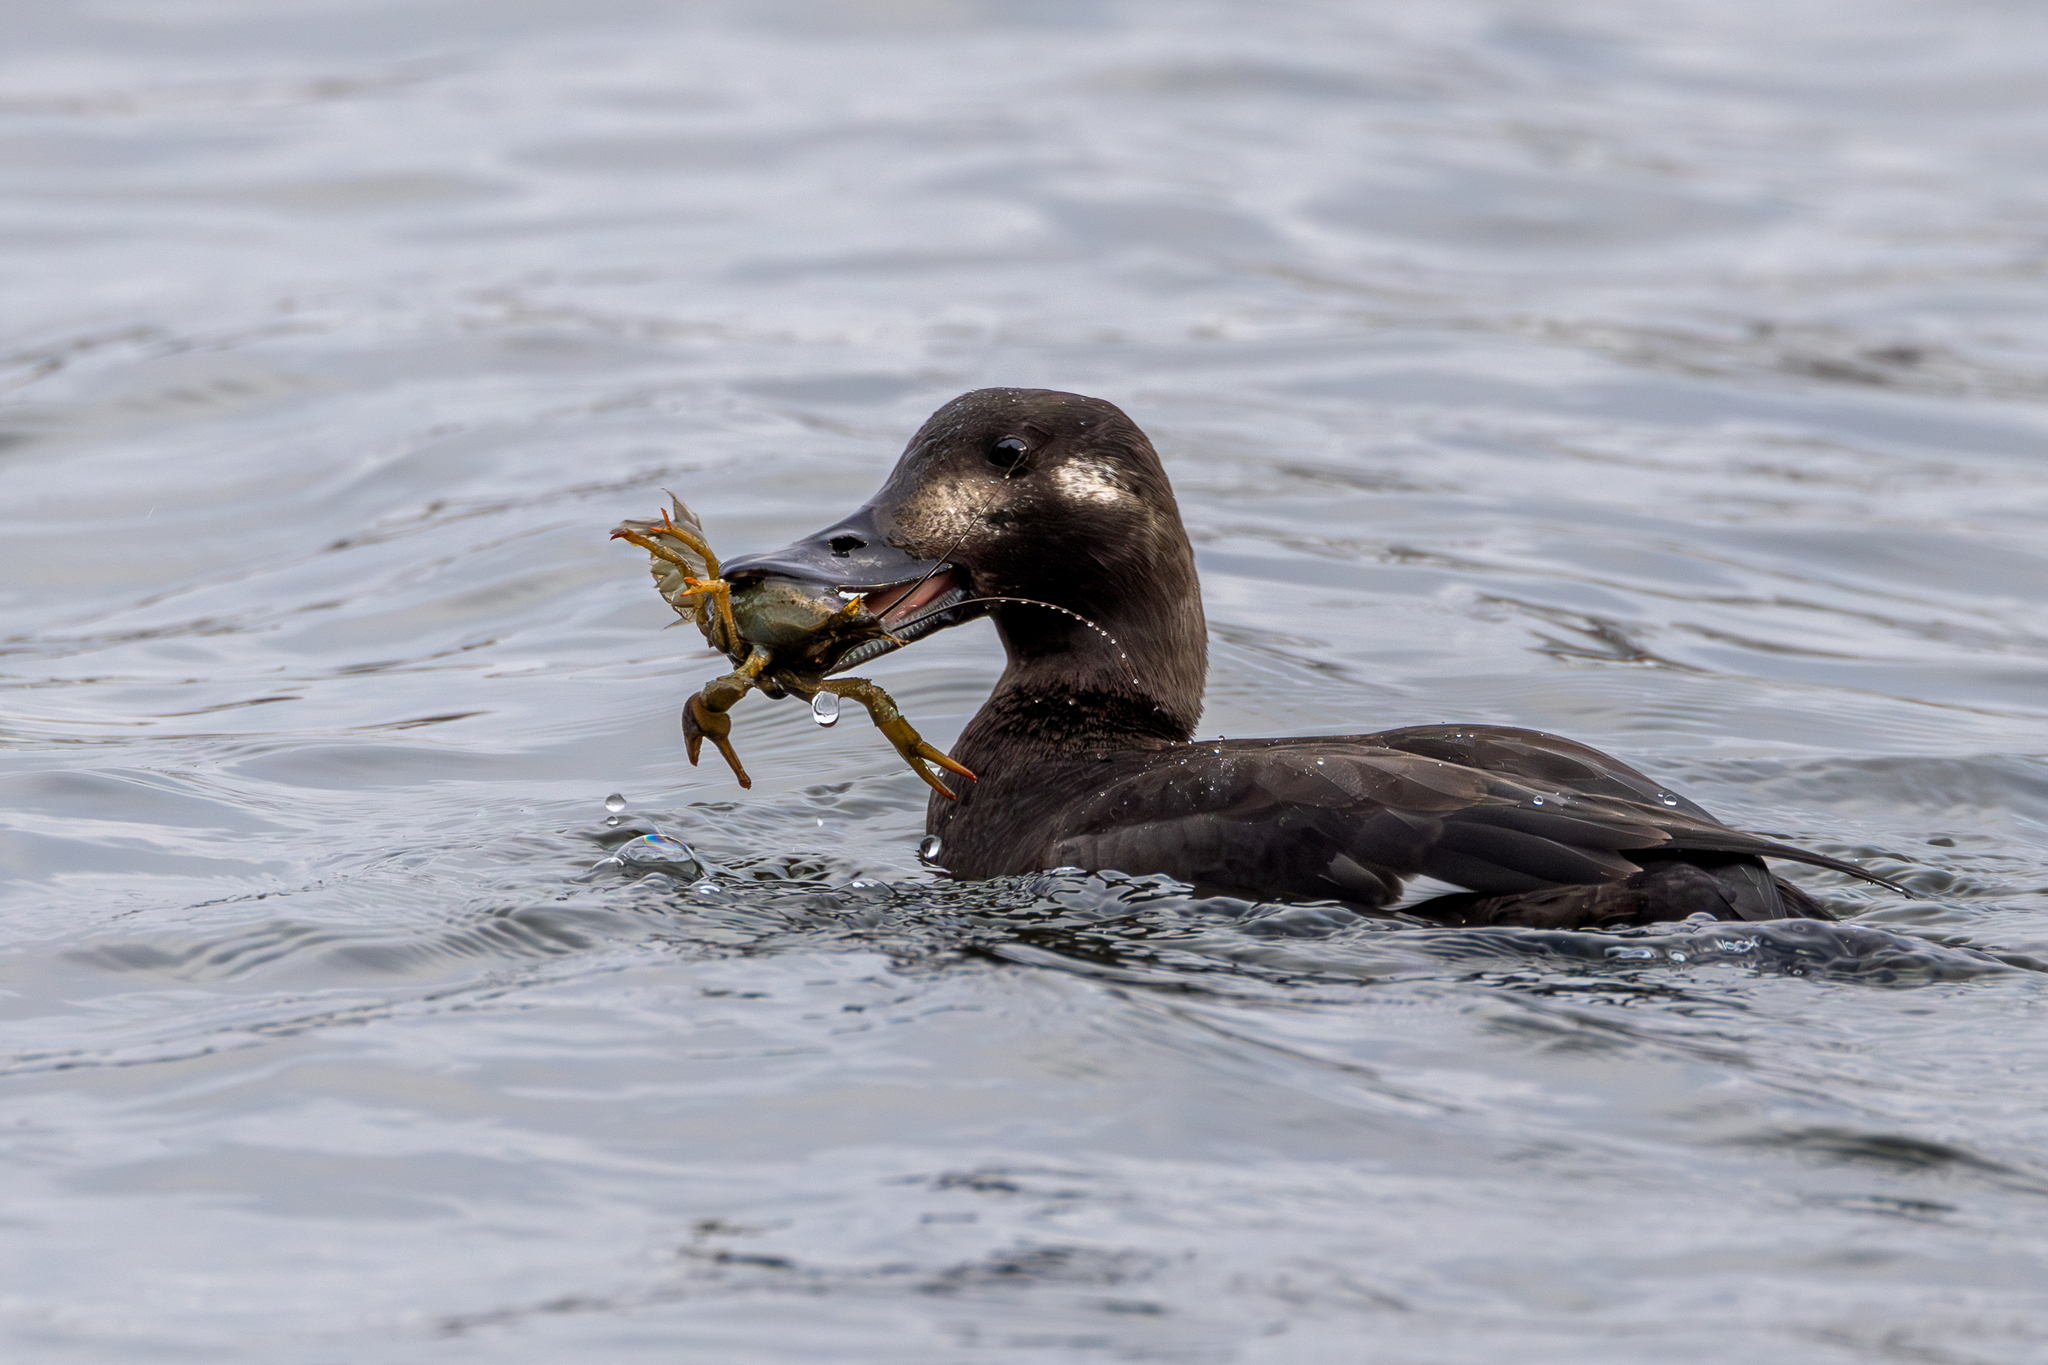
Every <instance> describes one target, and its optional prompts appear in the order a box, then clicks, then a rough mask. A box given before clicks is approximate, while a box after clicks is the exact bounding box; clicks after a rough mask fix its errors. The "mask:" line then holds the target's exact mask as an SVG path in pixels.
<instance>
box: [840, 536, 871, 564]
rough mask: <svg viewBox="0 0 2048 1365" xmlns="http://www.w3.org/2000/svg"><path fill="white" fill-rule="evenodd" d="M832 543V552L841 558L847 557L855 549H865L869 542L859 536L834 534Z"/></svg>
mask: <svg viewBox="0 0 2048 1365" xmlns="http://www.w3.org/2000/svg"><path fill="white" fill-rule="evenodd" d="M831 544H832V553H833V554H835V555H838V556H839V557H840V558H841V559H844V558H846V557H847V556H848V555H850V554H852V553H853V552H854V551H855V550H865V549H866V548H867V547H868V543H867V542H866V541H865V540H862V539H861V538H860V537H859V536H834V537H832V541H831Z"/></svg>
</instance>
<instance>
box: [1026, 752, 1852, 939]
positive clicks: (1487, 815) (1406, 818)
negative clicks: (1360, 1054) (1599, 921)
mask: <svg viewBox="0 0 2048 1365" xmlns="http://www.w3.org/2000/svg"><path fill="white" fill-rule="evenodd" d="M1178 760H1179V761H1177V762H1174V763H1172V764H1161V763H1160V761H1159V756H1158V755H1157V754H1156V753H1154V754H1151V755H1147V756H1142V757H1137V756H1134V758H1133V761H1132V763H1131V765H1130V767H1129V769H1128V770H1126V771H1124V772H1121V773H1113V775H1112V780H1111V781H1109V782H1108V783H1107V784H1105V785H1104V786H1103V787H1102V788H1100V789H1099V793H1098V795H1097V796H1096V797H1095V798H1094V799H1092V800H1090V801H1088V802H1086V803H1084V804H1082V805H1081V806H1079V807H1077V808H1076V809H1074V810H1072V811H1070V812H1069V813H1068V815H1067V817H1066V818H1065V819H1064V820H1063V821H1062V822H1061V828H1060V831H1059V832H1058V834H1056V836H1055V838H1054V840H1053V845H1052V852H1053V856H1054V858H1055V860H1056V861H1058V862H1060V863H1063V864H1070V865H1076V866H1082V867H1116V868H1121V869H1122V870H1124V871H1127V872H1164V873H1168V874H1170V875H1173V876H1177V877H1181V878H1183V879H1185V880H1189V881H1194V882H1198V883H1207V884H1210V885H1215V886H1220V887H1227V888H1241V889H1245V890H1249V891H1252V892H1254V893H1257V894H1267V895H1272V894H1282V895H1304V896H1316V895H1324V896H1328V895H1335V896H1343V897H1346V898H1348V899H1354V900H1366V901H1371V902H1375V903H1384V902H1385V901H1386V900H1389V899H1392V898H1393V897H1394V896H1395V895H1397V894H1398V888H1399V886H1400V884H1401V882H1402V881H1403V880H1404V879H1406V878H1408V877H1411V876H1414V875H1416V874H1418V873H1427V874H1428V875H1430V876H1433V877H1437V878H1440V879H1442V880H1444V881H1447V882H1450V883H1452V884H1454V885H1457V886H1463V887H1467V888H1469V889H1470V890H1472V891H1475V892H1482V893H1486V894H1490V895H1505V894H1511V893H1515V892H1528V891H1537V890H1543V889H1546V888H1551V887H1559V886H1573V885H1586V884H1599V883H1616V882H1621V881H1624V880H1626V879H1627V878H1630V877H1632V876H1634V875H1636V874H1637V873H1639V872H1640V871H1641V870H1642V866H1643V865H1642V864H1641V863H1640V862H1637V861H1631V860H1630V859H1629V858H1628V857H1627V856H1625V855H1626V854H1628V853H1630V852H1636V853H1653V852H1654V853H1656V854H1658V855H1661V856H1664V857H1669V856H1672V855H1674V854H1682V853H1684V852H1689V851H1697V852H1701V853H1721V854H1743V855H1751V856H1759V857H1772V858H1787V859H1791V860H1794V861H1797V862H1803V863H1808V864H1811V865H1813V866H1816V867H1825V868H1829V869H1831V870H1833V871H1837V872H1846V873H1849V874H1850V875H1852V876H1857V877H1862V878H1865V879H1866V880H1870V881H1876V882H1879V883H1880V884H1883V885H1891V883H1889V882H1884V881H1883V879H1882V878H1878V877H1875V876H1872V874H1870V873H1868V872H1866V871H1864V870H1863V869H1862V868H1859V867H1856V866H1855V865H1854V864H1851V863H1845V862H1842V861H1841V860H1839V859H1835V858H1829V857H1826V856H1825V855H1822V854H1818V853H1811V852H1808V851H1807V850H1805V849H1800V848H1794V847H1791V846H1789V845H1786V844H1780V843H1777V842H1775V841H1773V840H1769V839H1764V838H1761V837H1759V836H1757V835H1754V834H1747V833H1744V832H1743V831H1741V830H1735V829H1730V828H1729V827H1727V826H1726V825H1723V824H1721V823H1720V822H1719V821H1717V820H1715V819H1714V818H1713V816H1711V815H1709V814H1708V813H1707V812H1706V811H1705V810H1703V809H1701V808H1700V807H1699V806H1697V805H1695V804H1694V803H1693V802H1691V801H1687V800H1685V799H1684V798H1682V797H1678V796H1676V795H1674V794H1672V793H1670V792H1668V791H1666V790H1665V789H1663V788H1662V787H1660V786H1658V785H1657V784H1656V783H1654V782H1652V781H1651V780H1650V779H1649V778H1647V777H1645V776H1643V775H1642V774H1641V773H1638V772H1636V771H1635V770H1634V769H1632V768H1629V767H1628V766H1627V765H1625V764H1622V763H1620V762H1618V761H1616V760H1615V759H1612V758H1609V757H1608V756H1606V755H1604V754H1602V753H1600V752H1599V751H1598V750H1594V749H1589V748H1587V747H1586V746H1584V745H1582V744H1576V743H1574V742H1572V741H1570V740H1563V739H1559V738H1557V737H1556V736H1552V735H1545V734H1541V733H1539V732H1536V731H1530V730H1508V729H1504V728H1501V727H1484V726H1482V727H1462V728H1461V727H1452V726H1427V727H1419V728H1417V729H1413V730H1396V731H1389V732H1387V733H1385V734H1378V735H1359V736H1355V737H1331V738H1317V739H1290V740H1272V741H1266V740H1240V741H1234V742H1224V743H1214V742H1212V743H1207V744H1198V745H1189V746H1187V747H1186V749H1185V751H1184V752H1183V753H1181V754H1179V755H1178Z"/></svg>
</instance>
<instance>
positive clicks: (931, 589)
mask: <svg viewBox="0 0 2048 1365" xmlns="http://www.w3.org/2000/svg"><path fill="white" fill-rule="evenodd" d="M769 577H776V578H793V579H796V580H798V581H799V582H805V583H812V584H816V585H817V586H819V587H824V588H829V589H831V590H832V591H833V592H836V593H837V594H839V596H840V597H842V598H844V599H846V600H848V601H851V600H853V599H854V598H855V597H858V598H859V599H860V601H861V605H862V606H863V607H864V608H865V609H866V610H867V611H868V612H869V613H870V614H872V615H873V616H874V617H875V619H876V620H877V621H878V622H880V624H881V627H882V630H883V631H884V632H885V634H884V635H882V636H881V637H879V638H875V639H869V640H863V641H861V642H859V643H857V644H854V645H851V646H850V647H849V648H848V649H847V650H846V652H845V653H843V654H841V655H840V656H839V657H838V658H837V659H835V660H834V661H833V662H832V663H831V664H830V665H829V666H828V667H827V668H826V670H825V671H826V672H827V673H843V672H845V671H846V670H847V669H850V668H858V667H860V666H861V665H862V664H864V663H867V662H868V661H869V660H871V659H875V658H878V657H880V656H881V655H883V654H887V653H890V652H892V651H894V650H898V649H901V648H903V646H905V645H907V644H910V643H911V642H912V641H914V640H919V639H922V638H923V637H924V636H927V635H929V634H931V633H932V632H933V631H937V630H944V629H945V628H946V627H948V626H957V625H959V624H961V623H962V622H964V621H971V620H973V619H974V618H975V617H976V616H979V615H980V614H981V612H982V611H983V610H984V608H983V607H981V606H980V605H979V604H976V603H973V602H972V601H971V599H972V598H973V597H974V584H973V581H972V579H971V578H970V576H969V575H968V573H967V571H966V570H965V569H963V568H961V567H960V566H959V565H956V564H950V563H947V562H946V561H944V560H931V559H919V558H917V557H916V556H914V555H911V554H908V553H906V552H905V551H903V550H901V549H898V548H897V547H896V546H894V545H891V544H890V543H889V541H888V539H887V538H886V537H885V536H884V535H883V533H882V531H881V529H880V528H879V527H877V526H876V524H875V520H874V512H873V509H872V508H867V507H863V508H862V509H861V510H860V511H858V512H856V513H854V514H853V515H852V516H850V517H848V518H847V519H846V520H844V521H842V522H840V523H838V524H837V525H834V526H828V527H826V528H825V529H824V530H822V531H819V532H817V533H816V534H814V535H809V536H806V537H804V538H803V539H802V540H799V541H796V542H794V543H793V544H790V545H786V546H784V547H783V548H782V549H780V550H773V551H770V552H769V553H767V554H762V555H752V556H749V557H747V558H744V559H737V560H733V561H731V562H729V563H728V564H726V566H725V579H726V581H727V582H729V583H731V584H732V585H733V590H734V591H735V592H742V591H744V590H745V585H746V584H747V583H749V582H754V581H759V580H761V579H764V578H769Z"/></svg>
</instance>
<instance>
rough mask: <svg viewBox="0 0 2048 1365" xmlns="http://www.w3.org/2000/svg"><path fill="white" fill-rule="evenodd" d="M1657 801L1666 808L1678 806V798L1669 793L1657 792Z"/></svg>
mask: <svg viewBox="0 0 2048 1365" xmlns="http://www.w3.org/2000/svg"><path fill="white" fill-rule="evenodd" d="M1657 799H1658V800H1659V801H1662V802H1663V803H1664V804H1665V805H1667V806H1675V805H1677V804H1678V798H1677V797H1675V796H1673V795H1672V794H1671V793H1670V792H1658V793H1657Z"/></svg>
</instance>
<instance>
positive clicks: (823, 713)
mask: <svg viewBox="0 0 2048 1365" xmlns="http://www.w3.org/2000/svg"><path fill="white" fill-rule="evenodd" d="M811 719H812V720H814V721H816V722H818V724H820V725H837V724H838V723H839V698H838V697H836V696H834V695H833V694H832V693H830V692H820V693H819V694H818V695H817V696H815V697H812V698H811Z"/></svg>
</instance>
